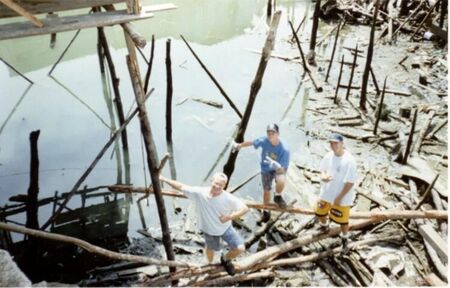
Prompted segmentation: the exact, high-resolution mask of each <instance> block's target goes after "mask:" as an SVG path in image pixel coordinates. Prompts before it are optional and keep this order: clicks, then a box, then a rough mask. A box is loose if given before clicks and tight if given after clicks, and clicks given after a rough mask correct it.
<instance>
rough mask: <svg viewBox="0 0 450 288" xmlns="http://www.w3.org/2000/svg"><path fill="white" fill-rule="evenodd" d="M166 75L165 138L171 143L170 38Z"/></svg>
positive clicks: (167, 45) (171, 89)
mask: <svg viewBox="0 0 450 288" xmlns="http://www.w3.org/2000/svg"><path fill="white" fill-rule="evenodd" d="M166 75H167V89H166V92H167V93H166V97H167V98H166V140H167V142H168V143H172V95H173V87H172V61H171V59H170V39H167V42H166Z"/></svg>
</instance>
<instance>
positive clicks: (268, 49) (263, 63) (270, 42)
mask: <svg viewBox="0 0 450 288" xmlns="http://www.w3.org/2000/svg"><path fill="white" fill-rule="evenodd" d="M280 16H281V11H277V12H275V14H274V15H273V17H272V23H271V24H270V30H269V33H268V35H267V38H266V42H265V44H264V48H263V53H262V55H261V59H260V62H259V65H258V70H257V71H256V75H255V78H254V79H253V82H252V85H251V88H250V95H249V100H248V103H247V106H246V108H245V112H244V115H243V117H242V121H241V123H240V124H239V130H238V133H237V136H236V138H235V142H237V143H242V141H244V134H245V130H246V129H247V125H248V121H249V120H250V115H251V113H252V110H253V105H254V103H255V100H256V96H257V95H258V92H259V90H260V89H261V85H262V78H263V76H264V72H265V70H266V67H267V63H268V61H269V59H270V54H271V53H272V50H273V47H274V45H275V36H276V31H277V28H278V24H279V22H280ZM237 155H238V151H232V152H231V153H230V156H229V158H228V161H227V163H226V164H225V166H224V167H223V171H224V173H225V174H226V175H227V176H228V179H230V176H231V175H232V174H233V171H234V164H235V162H236V158H237ZM228 181H229V180H228Z"/></svg>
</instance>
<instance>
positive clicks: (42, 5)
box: [0, 0, 126, 18]
mask: <svg viewBox="0 0 450 288" xmlns="http://www.w3.org/2000/svg"><path fill="white" fill-rule="evenodd" d="M123 2H126V1H125V0H45V1H42V0H21V1H20V5H21V6H22V7H23V8H24V9H25V10H27V11H28V12H30V13H32V14H42V13H49V12H58V11H65V10H73V9H81V8H89V9H91V8H92V7H95V6H103V5H108V4H116V3H123ZM15 16H17V14H16V13H15V12H14V11H11V10H10V9H8V8H7V7H5V6H2V5H0V18H6V17H15Z"/></svg>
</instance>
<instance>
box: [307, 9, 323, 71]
mask: <svg viewBox="0 0 450 288" xmlns="http://www.w3.org/2000/svg"><path fill="white" fill-rule="evenodd" d="M320 2H321V0H316V5H315V6H314V14H313V23H312V28H311V40H310V42H309V52H308V56H307V59H308V63H309V64H310V65H315V63H316V61H315V48H316V39H317V30H318V28H319V13H320Z"/></svg>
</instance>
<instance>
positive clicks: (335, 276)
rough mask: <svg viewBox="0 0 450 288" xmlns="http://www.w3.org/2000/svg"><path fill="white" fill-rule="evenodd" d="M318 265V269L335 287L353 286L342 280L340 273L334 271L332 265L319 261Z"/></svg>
mask: <svg viewBox="0 0 450 288" xmlns="http://www.w3.org/2000/svg"><path fill="white" fill-rule="evenodd" d="M318 264H319V267H320V268H322V270H323V272H324V273H325V274H327V275H328V276H329V277H330V279H331V281H332V282H333V283H334V284H335V285H337V286H339V287H350V286H353V285H350V284H349V283H347V282H346V281H344V280H343V279H342V273H338V272H337V271H336V269H335V266H334V265H331V264H330V263H328V262H327V261H326V260H319V262H318Z"/></svg>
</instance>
